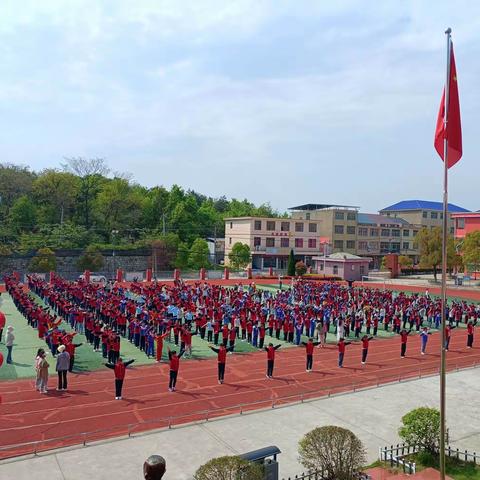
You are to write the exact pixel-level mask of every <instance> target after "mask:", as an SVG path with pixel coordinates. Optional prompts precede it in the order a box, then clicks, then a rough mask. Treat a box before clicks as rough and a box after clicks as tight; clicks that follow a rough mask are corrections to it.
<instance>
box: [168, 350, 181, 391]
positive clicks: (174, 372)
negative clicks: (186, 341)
mask: <svg viewBox="0 0 480 480" xmlns="http://www.w3.org/2000/svg"><path fill="white" fill-rule="evenodd" d="M184 353H185V350H181V351H180V353H179V354H178V355H177V352H176V351H175V350H173V351H171V350H170V348H169V349H168V359H169V360H170V381H169V383H168V390H169V391H170V392H174V391H175V385H176V384H177V376H178V369H179V368H180V358H182V355H183V354H184Z"/></svg>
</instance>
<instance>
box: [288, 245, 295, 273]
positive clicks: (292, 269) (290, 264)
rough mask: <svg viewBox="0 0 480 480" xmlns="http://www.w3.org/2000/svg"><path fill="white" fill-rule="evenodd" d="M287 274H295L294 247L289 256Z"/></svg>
mask: <svg viewBox="0 0 480 480" xmlns="http://www.w3.org/2000/svg"><path fill="white" fill-rule="evenodd" d="M287 275H288V276H289V277H294V276H295V255H294V254H293V248H292V249H291V250H290V256H289V257H288V266H287Z"/></svg>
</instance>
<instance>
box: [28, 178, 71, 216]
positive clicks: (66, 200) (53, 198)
mask: <svg viewBox="0 0 480 480" xmlns="http://www.w3.org/2000/svg"><path fill="white" fill-rule="evenodd" d="M78 183H79V182H78V178H77V177H76V176H75V175H73V174H71V173H68V172H60V171H58V170H54V169H47V170H44V171H43V172H41V173H40V175H39V176H38V177H37V178H36V179H35V181H34V182H33V196H34V198H35V200H36V202H37V204H38V205H39V206H40V208H39V217H40V219H41V222H43V223H60V224H62V223H64V222H65V221H67V220H68V219H70V218H71V217H72V216H73V213H74V211H75V199H76V197H77V196H78V186H79V185H78Z"/></svg>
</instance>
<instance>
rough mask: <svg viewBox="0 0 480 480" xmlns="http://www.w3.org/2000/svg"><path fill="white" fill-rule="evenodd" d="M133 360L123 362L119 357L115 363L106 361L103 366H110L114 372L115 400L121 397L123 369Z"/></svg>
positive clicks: (123, 377)
mask: <svg viewBox="0 0 480 480" xmlns="http://www.w3.org/2000/svg"><path fill="white" fill-rule="evenodd" d="M134 361H135V360H129V361H128V362H125V363H124V362H123V360H122V359H121V358H119V359H118V360H117V362H116V363H115V365H113V364H112V363H106V364H105V366H106V367H107V368H110V369H111V370H113V371H114V373H115V400H121V399H122V387H123V380H124V379H125V370H126V369H127V367H128V366H129V365H131V364H132V363H133V362H134Z"/></svg>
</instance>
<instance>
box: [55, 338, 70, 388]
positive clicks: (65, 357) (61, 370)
mask: <svg viewBox="0 0 480 480" xmlns="http://www.w3.org/2000/svg"><path fill="white" fill-rule="evenodd" d="M69 366H70V355H69V354H68V352H66V351H65V345H60V346H59V347H58V355H57V365H56V367H55V370H56V371H57V374H58V387H57V390H58V391H62V390H63V391H66V390H67V387H68V381H67V374H68V367H69Z"/></svg>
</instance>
